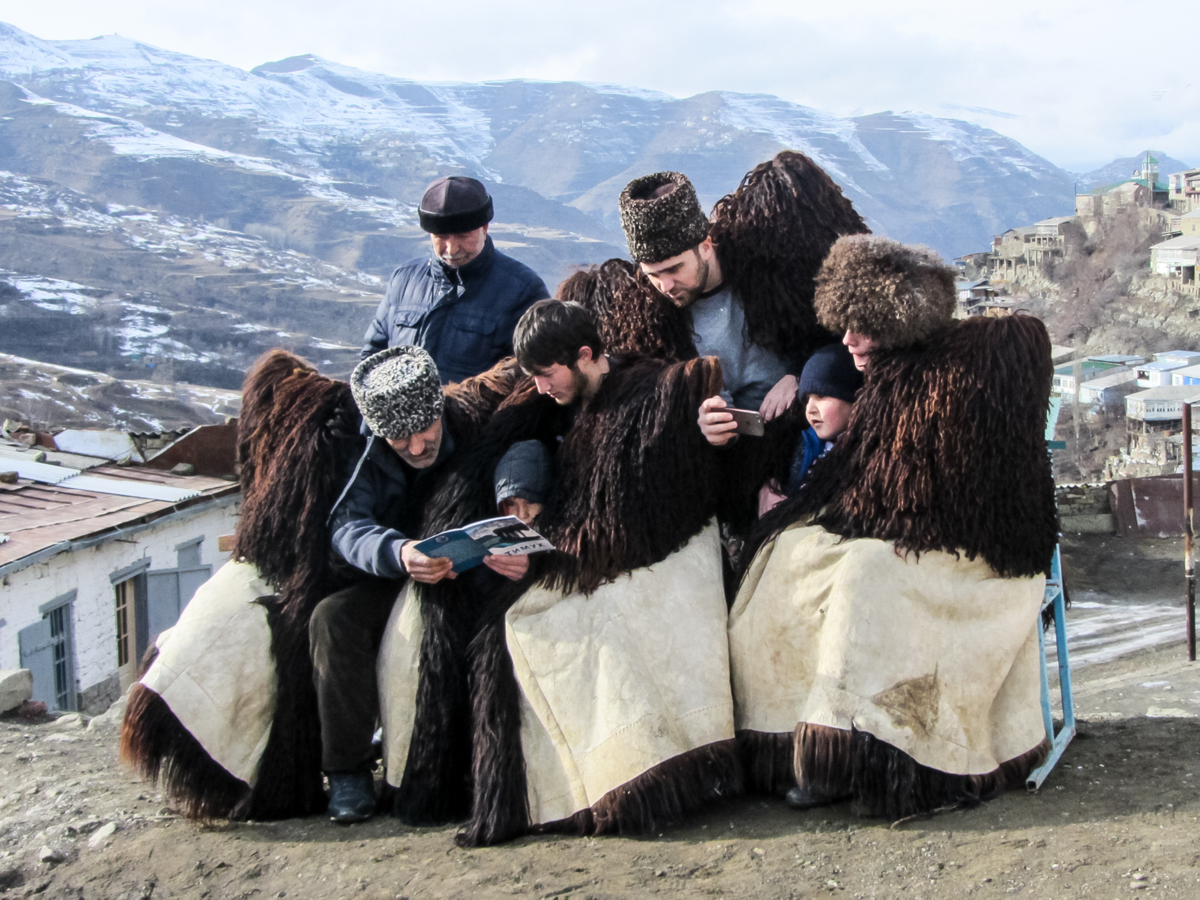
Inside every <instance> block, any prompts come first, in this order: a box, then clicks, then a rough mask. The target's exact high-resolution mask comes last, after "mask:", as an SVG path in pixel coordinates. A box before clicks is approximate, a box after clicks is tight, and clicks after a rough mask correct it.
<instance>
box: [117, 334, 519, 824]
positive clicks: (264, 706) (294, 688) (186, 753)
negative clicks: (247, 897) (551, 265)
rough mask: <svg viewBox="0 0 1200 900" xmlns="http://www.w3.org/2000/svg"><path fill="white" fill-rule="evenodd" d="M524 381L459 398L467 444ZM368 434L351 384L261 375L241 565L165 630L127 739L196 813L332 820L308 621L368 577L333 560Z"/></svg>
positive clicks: (251, 417) (251, 389)
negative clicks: (331, 598) (328, 600)
mask: <svg viewBox="0 0 1200 900" xmlns="http://www.w3.org/2000/svg"><path fill="white" fill-rule="evenodd" d="M516 374H517V370H516V368H515V366H513V365H512V364H511V362H510V363H500V364H498V365H497V366H496V367H495V368H494V369H492V370H490V371H489V372H486V373H484V374H483V375H480V376H478V377H476V378H472V379H468V380H467V381H465V382H463V383H462V384H458V385H451V386H450V387H448V388H447V389H446V407H445V410H446V411H445V416H446V422H447V426H448V427H449V428H450V430H451V431H452V433H454V434H455V436H456V439H457V440H459V441H460V442H461V443H462V444H470V443H471V442H472V441H474V440H476V439H477V438H478V435H479V433H480V432H481V430H482V426H483V424H484V422H485V421H486V419H487V418H488V417H489V416H490V414H491V413H492V412H493V411H494V410H495V408H496V407H497V405H498V404H499V402H500V400H501V399H502V398H503V397H504V396H505V395H506V394H507V393H508V392H509V391H510V390H511V388H512V385H513V384H514V382H515V379H516ZM358 423H359V416H358V411H357V408H356V407H355V404H354V400H353V397H352V396H351V393H350V386H349V385H348V384H345V383H344V382H339V381H334V380H332V379H329V378H325V377H323V376H321V375H319V374H317V372H316V370H315V369H314V368H313V367H312V366H311V365H309V364H308V363H306V362H305V361H304V360H302V359H300V358H299V357H297V356H294V355H293V354H291V353H287V352H285V351H282V350H274V351H271V352H270V353H268V354H266V355H265V356H263V357H262V358H261V359H260V360H259V361H258V362H257V363H256V364H255V366H254V368H253V369H251V371H250V372H249V374H248V375H247V378H246V383H245V386H244V390H243V405H242V415H241V419H240V421H239V427H238V462H239V470H240V476H241V482H242V492H243V501H242V506H241V515H240V518H239V520H238V527H237V537H236V548H235V550H234V554H233V561H231V562H229V563H227V564H226V566H225V567H223V568H222V570H221V571H219V572H218V573H217V574H216V575H215V576H214V578H213V579H212V580H211V581H210V582H209V583H207V584H205V585H204V586H202V587H201V588H200V590H199V591H198V592H197V595H196V596H195V597H194V598H193V599H192V601H191V603H189V605H188V607H187V609H186V610H185V611H184V614H183V616H182V617H181V619H180V621H179V622H178V623H177V624H176V626H175V627H174V628H172V629H171V630H170V631H169V632H168V633H165V636H164V639H163V641H162V650H161V656H160V659H155V654H156V652H157V651H156V650H155V649H152V651H151V652H150V653H149V654H148V659H147V661H146V665H147V666H148V671H147V672H146V675H145V677H144V680H143V682H142V683H139V684H136V685H134V687H133V688H132V690H131V692H130V697H129V702H128V705H127V707H126V711H125V718H124V722H123V725H122V731H121V751H120V752H121V757H122V759H123V760H124V761H126V762H128V763H130V764H132V765H133V766H134V767H135V768H136V769H138V770H139V771H140V772H141V773H142V774H144V775H146V776H147V777H149V778H151V779H156V780H160V781H161V784H162V788H163V791H164V793H165V794H166V795H167V796H168V797H169V798H170V799H171V802H172V803H173V804H174V805H175V806H176V807H177V808H178V809H179V810H180V811H181V812H183V814H184V815H187V816H189V817H192V818H206V819H207V818H233V819H247V818H253V819H277V818H285V817H289V816H302V815H307V814H310V813H313V812H319V811H321V810H323V809H324V808H325V805H326V798H325V793H324V791H323V789H322V783H321V766H320V760H321V748H320V727H319V722H318V717H317V704H316V692H315V690H314V689H313V682H312V663H311V660H310V658H309V641H308V621H309V618H310V616H311V615H312V611H313V609H314V608H315V606H316V604H317V603H319V602H320V601H321V600H322V599H323V598H324V597H326V596H328V595H329V594H331V593H333V592H334V591H337V590H339V589H341V588H342V587H345V586H347V585H348V584H350V583H351V582H352V581H353V580H355V579H357V578H361V577H363V576H362V573H357V572H355V571H354V570H352V569H350V568H349V567H348V566H347V565H346V564H345V563H344V562H342V561H341V560H340V559H339V558H338V557H337V556H336V554H334V552H333V551H332V547H331V534H330V528H329V513H330V510H331V509H332V506H333V504H334V502H335V501H336V499H337V496H338V494H339V493H340V491H341V489H342V487H343V479H344V477H345V475H344V473H346V472H348V471H349V469H350V466H351V464H352V463H353V460H354V459H356V458H357V457H358V456H359V455H361V452H362V449H363V443H364V442H363V439H362V437H361V436H360V435H359V432H358ZM434 490H435V492H436V490H437V488H436V487H435V488H434ZM465 615H466V616H467V617H469V616H470V613H469V611H468V612H466V613H465ZM230 621H236V622H239V623H240V625H239V626H238V627H236V628H230V627H229V623H230ZM231 648H232V649H231ZM221 650H224V651H227V652H225V653H223V654H222V653H221V652H219V651H221ZM226 665H227V666H229V667H232V669H236V671H237V673H238V676H237V677H236V678H231V677H225V676H227V675H228V674H229V672H228V670H226V671H222V669H223V668H224V667H225V666H226ZM154 687H158V688H159V689H160V690H161V691H162V693H159V691H156V690H155V689H154ZM218 695H219V697H220V699H219V702H218V701H215V700H214V698H216V697H218ZM172 701H174V703H175V705H174V706H172ZM214 718H218V719H220V721H213V719H214ZM189 726H190V727H189ZM252 735H253V738H251V736H252Z"/></svg>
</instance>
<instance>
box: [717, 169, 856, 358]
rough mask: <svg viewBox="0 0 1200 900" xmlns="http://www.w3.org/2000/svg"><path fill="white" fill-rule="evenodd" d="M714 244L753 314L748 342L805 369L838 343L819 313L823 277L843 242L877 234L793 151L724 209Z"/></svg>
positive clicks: (749, 176)
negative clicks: (816, 355)
mask: <svg viewBox="0 0 1200 900" xmlns="http://www.w3.org/2000/svg"><path fill="white" fill-rule="evenodd" d="M709 219H710V220H711V222H712V228H711V230H710V231H709V237H711V238H712V240H713V243H714V244H715V245H716V250H717V260H718V261H719V262H720V264H721V274H722V275H723V276H724V278H725V283H726V284H728V285H729V286H730V287H731V288H732V289H733V293H734V294H735V295H736V296H737V297H738V298H739V299H740V300H741V301H742V306H743V307H744V308H745V311H746V339H747V340H748V341H750V343H753V344H758V345H759V346H760V347H764V348H765V349H767V350H770V351H772V352H773V353H776V354H778V355H779V356H782V357H783V358H785V359H795V360H798V361H800V362H803V361H804V360H805V359H807V358H808V357H809V356H811V355H812V352H813V351H814V350H816V349H817V348H818V347H820V346H823V345H824V344H827V343H829V342H830V340H831V339H833V337H840V335H837V336H831V335H830V334H829V333H828V332H827V331H826V330H825V329H824V328H823V327H821V325H819V324H818V322H817V317H816V313H815V311H814V309H813V297H814V293H815V290H816V278H817V273H818V272H819V271H820V269H821V264H822V262H823V261H824V260H825V257H826V255H827V254H828V253H829V248H830V247H832V246H833V243H834V241H836V240H837V239H838V238H839V237H841V236H842V235H848V234H865V233H867V232H868V231H869V229H868V228H867V225H866V223H865V222H863V220H862V217H861V216H860V215H859V214H858V213H857V212H855V210H854V206H853V204H851V202H850V201H849V199H847V198H846V196H845V195H844V194H843V193H842V189H841V188H840V187H838V186H837V185H836V184H834V182H833V179H831V178H830V177H829V176H828V175H827V174H825V172H824V170H823V169H821V167H820V166H818V165H817V164H816V163H814V162H813V161H812V160H811V159H809V158H808V157H807V156H805V155H804V154H802V153H796V152H794V151H792V150H785V151H783V152H782V153H779V154H778V155H776V157H775V158H774V159H772V160H769V161H767V162H764V163H761V164H760V165H758V166H755V167H754V168H753V169H751V170H750V171H749V172H747V173H746V176H745V177H744V178H743V179H742V182H741V184H740V185H739V186H738V189H737V190H736V191H734V192H733V193H732V194H727V195H726V196H724V197H722V198H721V199H720V200H718V201H717V204H716V206H714V207H713V211H712V213H711V214H710V216H709Z"/></svg>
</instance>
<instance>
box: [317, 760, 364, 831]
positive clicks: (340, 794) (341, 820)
mask: <svg viewBox="0 0 1200 900" xmlns="http://www.w3.org/2000/svg"><path fill="white" fill-rule="evenodd" d="M325 775H326V777H327V778H328V779H329V818H330V819H331V820H333V821H334V822H337V823H338V824H339V825H349V824H350V823H351V822H365V821H366V820H367V819H369V818H371V816H373V815H375V776H374V775H372V774H371V773H370V772H326V773H325Z"/></svg>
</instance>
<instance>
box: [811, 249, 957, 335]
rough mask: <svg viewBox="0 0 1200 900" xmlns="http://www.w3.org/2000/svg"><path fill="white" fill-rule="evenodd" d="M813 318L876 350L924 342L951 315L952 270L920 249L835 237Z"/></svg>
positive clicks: (826, 261)
mask: <svg viewBox="0 0 1200 900" xmlns="http://www.w3.org/2000/svg"><path fill="white" fill-rule="evenodd" d="M815 306H816V309H817V319H818V320H819V321H820V323H821V324H822V325H824V326H825V327H826V328H828V329H830V330H831V331H834V332H836V333H838V334H841V333H843V332H845V331H852V332H855V333H857V334H865V335H867V336H868V337H871V338H874V339H875V342H876V344H878V346H880V347H897V346H906V345H909V344H914V343H916V342H917V341H921V340H924V339H925V338H926V337H928V336H929V335H930V334H932V333H933V332H934V331H935V330H937V329H938V328H939V327H941V326H942V325H945V324H947V323H949V321H950V319H951V317H952V316H953V315H954V307H955V295H954V270H953V269H951V268H950V267H949V266H947V265H945V264H944V263H943V262H942V260H941V258H940V257H938V255H937V254H936V253H934V252H933V251H932V250H928V249H926V248H925V247H913V246H907V245H905V244H900V243H897V242H896V241H892V240H888V239H887V238H884V237H876V236H874V235H870V234H856V235H850V236H847V237H843V238H839V239H838V240H837V242H836V243H835V244H834V245H833V247H832V248H830V251H829V255H828V256H827V257H825V263H824V265H822V266H821V272H820V274H819V275H818V276H817V294H816V298H815Z"/></svg>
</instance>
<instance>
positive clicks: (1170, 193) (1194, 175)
mask: <svg viewBox="0 0 1200 900" xmlns="http://www.w3.org/2000/svg"><path fill="white" fill-rule="evenodd" d="M1167 203H1168V204H1169V205H1170V207H1171V209H1173V210H1177V211H1178V212H1181V213H1188V212H1195V211H1196V210H1200V169H1188V170H1187V171H1186V172H1175V173H1172V174H1171V175H1168V176H1167Z"/></svg>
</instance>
